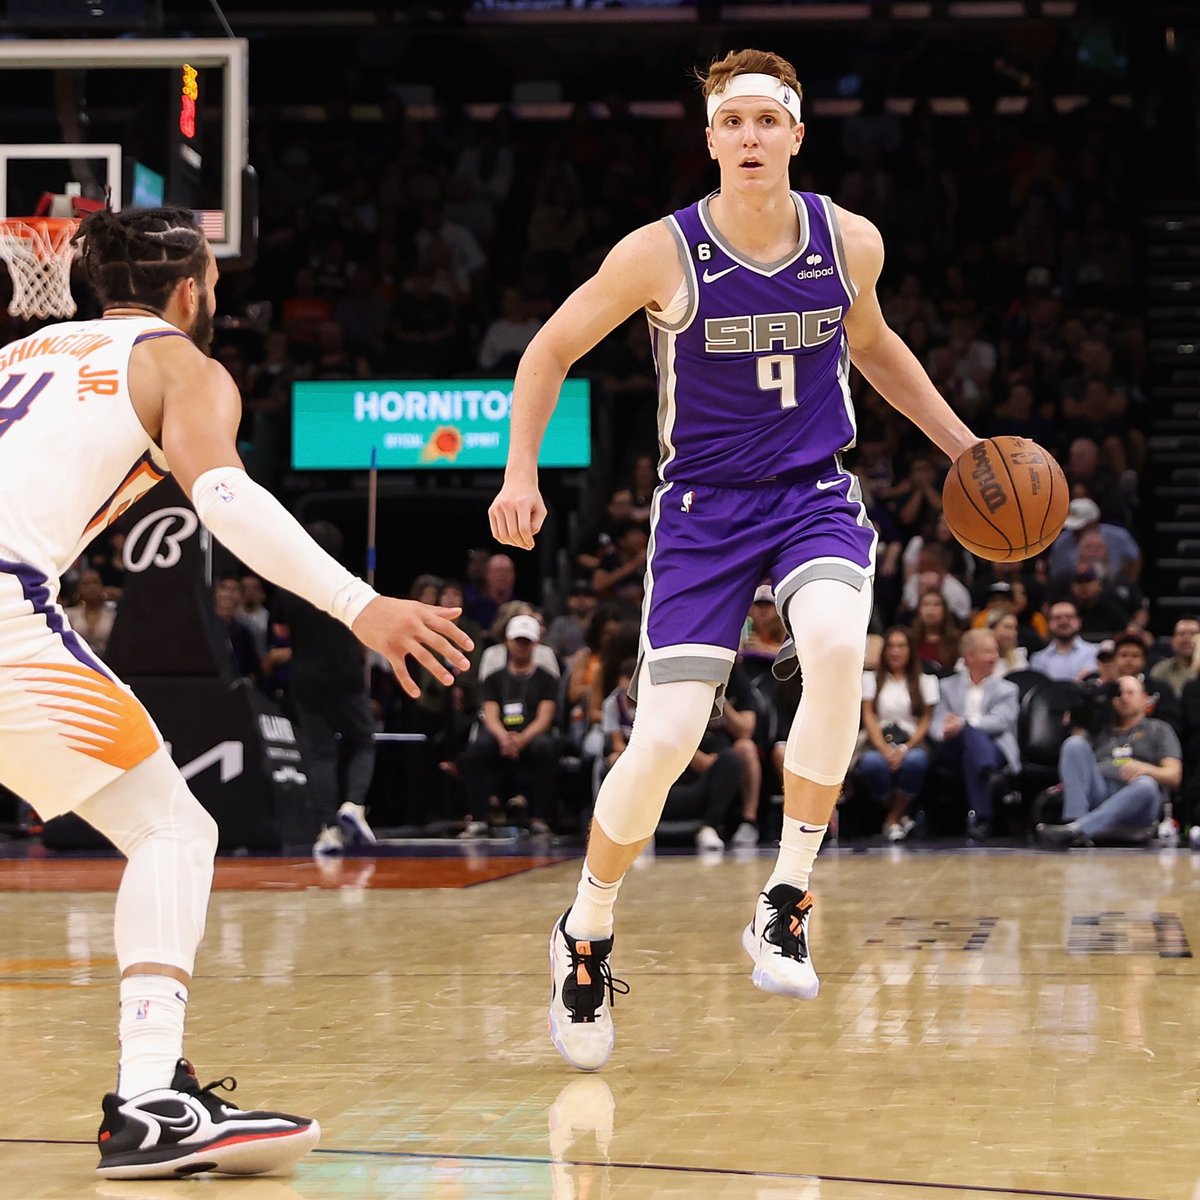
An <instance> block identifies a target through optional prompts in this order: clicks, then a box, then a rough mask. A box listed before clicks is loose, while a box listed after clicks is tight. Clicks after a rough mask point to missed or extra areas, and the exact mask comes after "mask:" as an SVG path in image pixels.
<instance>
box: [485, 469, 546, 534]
mask: <svg viewBox="0 0 1200 1200" xmlns="http://www.w3.org/2000/svg"><path fill="white" fill-rule="evenodd" d="M545 519H546V505H545V504H544V503H543V502H542V494H541V492H540V491H539V490H538V487H537V484H536V483H534V484H516V483H509V482H507V481H506V482H505V484H504V486H503V487H502V488H501V489H500V493H499V495H497V497H496V498H495V500H493V501H492V506H491V508H489V509H488V520H489V521H490V522H491V526H492V536H493V537H494V538H495V539H496V541H498V542H499V543H500V544H501V545H504V546H516V547H517V548H518V549H520V550H532V549H533V539H534V538H535V537H536V536H537V534H538V533H540V532H541V529H542V523H543V522H544V521H545Z"/></svg>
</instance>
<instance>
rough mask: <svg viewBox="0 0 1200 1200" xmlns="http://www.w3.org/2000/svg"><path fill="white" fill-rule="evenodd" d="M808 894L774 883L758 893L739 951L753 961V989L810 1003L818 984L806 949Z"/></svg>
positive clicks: (818, 986)
mask: <svg viewBox="0 0 1200 1200" xmlns="http://www.w3.org/2000/svg"><path fill="white" fill-rule="evenodd" d="M812 910H813V897H812V892H805V891H802V890H801V889H800V888H798V887H792V886H791V885H790V884H787V883H777V884H776V885H775V886H774V887H773V888H772V889H771V890H770V891H769V892H760V893H759V896H758V901H757V903H756V904H755V906H754V919H753V920H752V921H751V922H750V924H749V925H747V926H746V928H745V929H744V930H743V932H742V948H743V949H744V950H745V951H746V953H747V954H748V955H750V957H751V958H752V959H753V960H754V970H753V972H752V973H751V976H750V977H751V979H752V980H753V982H754V986H755V987H756V988H761V989H762V990H763V991H764V992H773V993H774V994H775V995H777V996H794V997H795V998H796V999H797V1000H812V999H814V998H815V997H816V995H817V992H818V991H819V990H820V987H821V984H820V981H819V980H818V979H817V972H816V971H815V970H814V968H813V963H812V954H811V952H810V950H809V945H808V922H809V919H810V918H811V916H812Z"/></svg>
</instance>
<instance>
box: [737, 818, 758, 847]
mask: <svg viewBox="0 0 1200 1200" xmlns="http://www.w3.org/2000/svg"><path fill="white" fill-rule="evenodd" d="M730 842H731V844H732V845H734V846H757V845H758V826H757V825H755V824H754V822H753V821H743V822H742V823H741V824H740V825H739V826H738V827H737V829H736V830H734V834H733V837H732V838H731V839H730Z"/></svg>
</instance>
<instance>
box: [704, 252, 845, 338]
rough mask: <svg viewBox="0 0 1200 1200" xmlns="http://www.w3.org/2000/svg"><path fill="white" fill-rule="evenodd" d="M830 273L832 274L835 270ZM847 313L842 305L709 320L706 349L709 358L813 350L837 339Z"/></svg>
mask: <svg viewBox="0 0 1200 1200" xmlns="http://www.w3.org/2000/svg"><path fill="white" fill-rule="evenodd" d="M829 270H830V271H831V272H832V271H833V268H832V267H830V268H829ZM843 311H844V309H843V307H842V306H841V305H838V307H837V308H819V309H816V310H814V311H813V312H806V313H794V312H792V313H760V314H758V315H757V316H755V315H748V316H744V317H709V318H708V320H706V321H705V322H704V349H705V350H707V351H708V353H709V354H772V353H775V352H776V351H779V350H812V349H814V348H815V347H817V346H823V345H824V344H825V343H826V342H828V341H832V340H833V339H834V338H835V337H837V334H838V330H839V329H840V328H841V320H842V313H843Z"/></svg>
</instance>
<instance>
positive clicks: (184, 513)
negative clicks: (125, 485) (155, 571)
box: [122, 507, 200, 574]
mask: <svg viewBox="0 0 1200 1200" xmlns="http://www.w3.org/2000/svg"><path fill="white" fill-rule="evenodd" d="M199 528H200V522H199V521H198V520H197V519H196V514H195V513H194V512H192V510H191V509H190V508H174V507H173V508H160V509H158V510H157V511H156V512H152V513H150V514H149V516H145V517H143V518H142V519H141V520H140V521H139V522H138V523H137V524H136V525H135V526H134V527H133V528H132V529H131V530H130V531H129V536H128V537H127V538H126V539H125V550H124V554H123V555H122V558H123V561H124V564H125V570H127V571H133V572H134V573H135V574H141V572H143V571H148V570H149V569H150V568H151V567H152V566H153V567H162V568H164V569H166V568H168V567H173V566H174V565H175V564H176V563H177V562H178V561H179V560H180V558H181V557H182V556H183V551H182V549H181V548H180V547H181V543H183V542H186V541H187V539H188V538H190V537H191V536H192V534H193V533H195V532H196V530H197V529H199Z"/></svg>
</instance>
